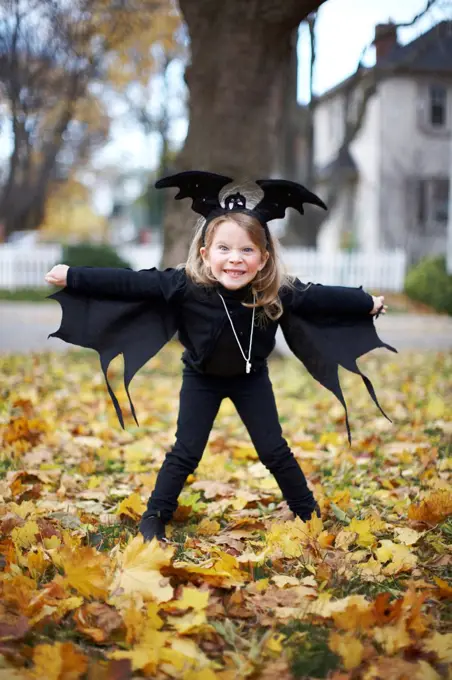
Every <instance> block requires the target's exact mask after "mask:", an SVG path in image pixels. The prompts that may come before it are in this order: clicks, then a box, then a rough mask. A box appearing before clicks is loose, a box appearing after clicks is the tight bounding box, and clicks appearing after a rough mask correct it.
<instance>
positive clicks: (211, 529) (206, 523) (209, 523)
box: [197, 517, 221, 536]
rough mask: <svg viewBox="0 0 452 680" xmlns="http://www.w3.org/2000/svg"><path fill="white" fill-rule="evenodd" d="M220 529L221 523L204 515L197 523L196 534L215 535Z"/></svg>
mask: <svg viewBox="0 0 452 680" xmlns="http://www.w3.org/2000/svg"><path fill="white" fill-rule="evenodd" d="M220 529H221V525H220V523H219V522H217V520H216V519H208V517H205V518H204V519H203V520H202V521H201V522H200V523H199V525H198V530H197V534H198V535H199V536H215V535H216V534H218V532H219V531H220Z"/></svg>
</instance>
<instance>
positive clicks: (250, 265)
mask: <svg viewBox="0 0 452 680" xmlns="http://www.w3.org/2000/svg"><path fill="white" fill-rule="evenodd" d="M200 253H201V257H202V259H203V260H204V263H205V264H206V265H208V266H209V267H210V269H211V272H212V274H213V276H214V277H215V278H216V279H217V281H219V283H221V285H222V286H224V287H225V288H229V289H230V290H237V289H238V288H243V286H246V285H247V284H248V283H250V281H252V280H253V279H254V277H255V276H256V274H257V272H259V271H261V269H263V268H264V267H265V264H266V262H267V260H268V257H269V254H268V253H267V252H266V253H265V255H262V253H261V251H260V249H259V248H258V246H256V245H255V244H254V243H253V241H252V240H251V238H250V236H249V235H248V233H247V232H246V231H245V229H242V227H239V225H238V224H236V222H233V221H232V220H228V221H226V222H222V223H221V224H220V225H219V226H218V227H217V228H216V229H215V232H214V235H213V240H212V243H211V245H210V248H209V250H207V249H206V248H205V247H202V248H201V249H200Z"/></svg>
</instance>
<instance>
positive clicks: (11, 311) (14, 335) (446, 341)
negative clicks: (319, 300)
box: [0, 301, 452, 353]
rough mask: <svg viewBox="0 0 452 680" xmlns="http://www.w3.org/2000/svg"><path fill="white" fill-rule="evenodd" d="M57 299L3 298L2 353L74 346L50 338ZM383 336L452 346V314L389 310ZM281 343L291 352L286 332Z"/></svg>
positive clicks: (398, 343)
mask: <svg viewBox="0 0 452 680" xmlns="http://www.w3.org/2000/svg"><path fill="white" fill-rule="evenodd" d="M60 320H61V312H60V306H59V304H58V303H57V302H53V301H49V302H43V303H29V302H6V301H0V353H5V352H29V351H41V350H66V349H69V348H72V349H73V348H74V346H73V345H69V344H67V343H65V342H63V341H62V340H59V339H58V338H49V339H48V340H47V336H48V335H49V333H53V332H54V331H56V330H57V329H58V328H59V326H60ZM376 324H377V328H378V333H379V335H380V337H381V338H382V340H384V341H385V342H388V343H389V344H391V345H394V346H395V347H397V349H399V351H400V350H402V351H403V350H404V349H421V350H422V349H433V350H448V349H449V350H452V317H447V316H435V315H415V314H387V315H386V316H384V317H380V318H379V319H378V320H377V321H376ZM277 346H278V348H279V349H280V351H282V352H283V353H286V352H288V351H289V350H288V348H287V346H286V345H285V342H284V339H283V337H282V334H278V338H277Z"/></svg>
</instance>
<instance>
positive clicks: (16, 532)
mask: <svg viewBox="0 0 452 680" xmlns="http://www.w3.org/2000/svg"><path fill="white" fill-rule="evenodd" d="M38 535H39V527H38V525H37V524H36V522H35V521H30V522H26V523H25V524H24V525H23V527H15V528H14V529H13V530H12V531H11V538H12V541H13V543H14V545H15V546H16V548H18V549H19V550H20V549H21V548H30V546H32V545H36V537H37V536H38Z"/></svg>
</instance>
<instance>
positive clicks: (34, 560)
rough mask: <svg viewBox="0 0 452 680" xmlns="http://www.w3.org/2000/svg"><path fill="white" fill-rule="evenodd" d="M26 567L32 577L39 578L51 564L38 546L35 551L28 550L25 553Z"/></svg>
mask: <svg viewBox="0 0 452 680" xmlns="http://www.w3.org/2000/svg"><path fill="white" fill-rule="evenodd" d="M26 559H27V567H28V570H29V572H30V576H31V577H32V578H36V579H37V578H40V577H41V576H42V575H43V573H44V572H45V570H46V569H47V567H48V566H49V565H50V564H51V562H50V560H49V559H48V558H47V557H46V556H45V554H44V550H43V549H42V547H41V546H38V550H37V551H36V552H34V551H30V552H28V554H27V557H26Z"/></svg>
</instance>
